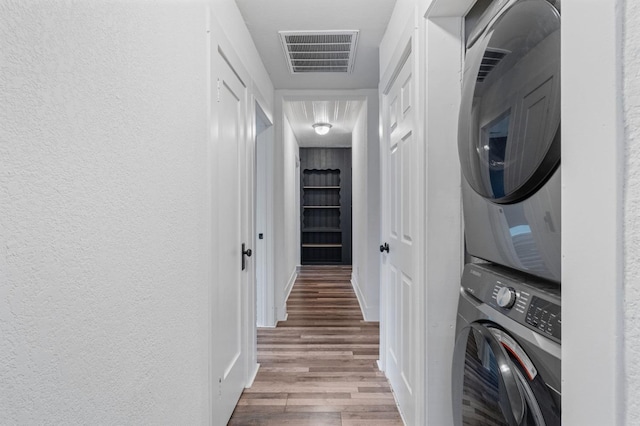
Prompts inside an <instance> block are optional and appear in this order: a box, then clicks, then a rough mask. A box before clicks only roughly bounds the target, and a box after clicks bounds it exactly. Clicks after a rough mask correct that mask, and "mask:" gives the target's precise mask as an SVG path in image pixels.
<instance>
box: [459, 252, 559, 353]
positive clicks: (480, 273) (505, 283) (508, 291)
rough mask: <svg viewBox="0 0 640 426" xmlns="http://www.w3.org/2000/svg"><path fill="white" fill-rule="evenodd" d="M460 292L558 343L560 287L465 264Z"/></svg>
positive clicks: (497, 268) (486, 266) (499, 269)
mask: <svg viewBox="0 0 640 426" xmlns="http://www.w3.org/2000/svg"><path fill="white" fill-rule="evenodd" d="M462 287H463V290H464V291H465V292H466V293H468V294H470V295H472V296H473V297H474V298H476V299H478V300H479V301H481V302H483V303H485V304H487V305H488V306H490V307H491V308H493V309H495V310H497V311H498V312H500V313H501V314H503V315H506V316H507V317H509V318H511V319H513V320H514V321H517V322H518V323H520V324H522V325H524V326H526V327H528V328H531V329H533V330H535V331H537V332H538V333H540V334H542V335H544V336H546V337H548V338H550V339H552V340H555V341H557V342H558V343H559V342H560V341H561V324H562V320H561V308H560V286H559V285H558V284H555V283H552V282H549V281H546V280H542V279H539V278H535V277H531V276H528V275H524V274H520V273H518V272H516V271H513V270H510V269H507V268H504V267H500V266H497V265H492V264H468V265H466V266H465V272H464V274H463V276H462Z"/></svg>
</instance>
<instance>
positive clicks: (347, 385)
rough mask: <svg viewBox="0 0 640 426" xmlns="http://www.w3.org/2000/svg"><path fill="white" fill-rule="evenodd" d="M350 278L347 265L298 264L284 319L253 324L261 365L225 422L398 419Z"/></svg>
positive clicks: (348, 424)
mask: <svg viewBox="0 0 640 426" xmlns="http://www.w3.org/2000/svg"><path fill="white" fill-rule="evenodd" d="M350 279H351V268H350V267H344V266H305V267H303V269H302V270H301V272H300V274H299V276H298V279H297V280H296V283H295V285H294V287H293V290H292V291H291V295H290V296H289V300H288V303H287V311H288V313H289V316H288V319H287V321H283V322H279V323H278V326H277V328H275V329H259V330H258V362H259V363H260V365H261V366H260V370H259V372H258V375H257V377H256V379H255V382H254V383H253V386H252V387H251V388H250V389H246V390H245V391H244V393H243V394H242V397H241V398H240V401H239V402H238V405H237V406H236V409H235V411H234V413H233V416H232V417H231V420H230V421H229V425H274V426H275V425H278V426H280V425H295V426H305V425H314V426H315V425H342V426H359V425H367V426H376V425H385V426H386V425H402V424H403V423H402V420H401V418H400V415H399V414H398V410H397V408H396V405H395V401H394V399H393V395H392V393H391V389H390V387H389V383H388V382H387V380H386V378H385V377H384V375H383V374H382V373H381V372H380V371H379V370H378V367H377V364H376V360H377V359H378V344H379V337H378V336H379V332H378V323H371V322H364V321H363V319H362V313H361V312H360V307H359V306H358V300H357V299H356V297H355V294H354V292H353V289H352V287H351V283H350Z"/></svg>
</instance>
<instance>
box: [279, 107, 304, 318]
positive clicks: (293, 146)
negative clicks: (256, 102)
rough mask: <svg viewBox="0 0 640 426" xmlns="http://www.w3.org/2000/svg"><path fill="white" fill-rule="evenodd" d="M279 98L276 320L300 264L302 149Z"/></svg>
mask: <svg viewBox="0 0 640 426" xmlns="http://www.w3.org/2000/svg"><path fill="white" fill-rule="evenodd" d="M276 98H277V101H276V117H281V119H280V120H279V121H278V122H276V141H275V149H274V182H275V185H274V188H273V189H274V200H275V202H274V219H275V227H274V237H275V282H274V286H275V303H276V319H277V320H278V321H282V320H284V319H286V302H287V297H288V296H289V292H290V291H291V288H292V287H293V284H294V282H295V279H296V276H297V268H298V266H299V265H300V148H299V146H298V141H297V139H296V136H295V134H294V133H293V129H292V128H291V125H290V124H289V121H288V120H287V118H286V117H285V116H284V115H283V114H282V97H281V96H278V95H276ZM278 111H279V112H278ZM278 130H280V131H278Z"/></svg>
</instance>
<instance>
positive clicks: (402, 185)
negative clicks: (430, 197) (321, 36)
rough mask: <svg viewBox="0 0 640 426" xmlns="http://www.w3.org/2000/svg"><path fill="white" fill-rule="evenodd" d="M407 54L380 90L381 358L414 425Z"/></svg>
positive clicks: (412, 165)
mask: <svg viewBox="0 0 640 426" xmlns="http://www.w3.org/2000/svg"><path fill="white" fill-rule="evenodd" d="M413 85H414V76H413V73H412V60H411V56H410V57H409V58H408V59H407V60H406V62H405V63H404V65H402V68H401V70H400V72H399V73H398V74H397V76H396V77H395V80H393V82H392V83H391V84H390V85H389V86H388V87H389V89H388V91H387V92H386V93H383V108H384V109H383V113H384V115H385V116H384V117H383V118H384V126H385V135H386V136H387V137H385V138H383V141H382V143H383V148H382V150H383V155H384V157H385V158H384V163H383V164H384V167H385V170H384V171H383V176H384V177H385V185H386V188H385V190H384V192H383V209H384V211H383V238H384V243H387V244H388V246H389V247H388V253H386V252H384V253H383V257H384V258H383V273H384V275H383V277H384V278H383V282H382V286H383V292H384V296H383V297H384V298H383V302H382V303H383V304H384V307H383V312H384V314H383V324H382V327H383V328H384V330H383V336H384V339H383V347H384V349H383V350H384V353H383V359H384V364H385V371H386V374H387V377H388V378H389V381H390V382H391V386H392V387H393V391H394V393H395V395H396V397H397V399H398V403H399V405H400V410H401V412H402V415H403V417H404V419H405V421H406V423H407V424H410V425H411V424H415V411H416V407H415V392H416V386H419V383H418V380H419V378H418V377H417V371H416V354H417V353H418V349H419V348H418V347H417V345H416V344H415V343H416V339H415V338H414V333H416V331H417V330H416V318H417V316H418V315H419V314H420V313H419V312H416V311H417V309H416V306H417V299H418V296H419V294H418V290H417V289H416V281H417V278H416V276H417V273H416V270H417V265H416V263H417V262H416V251H417V246H416V237H417V235H416V225H417V220H416V219H417V218H416V217H415V216H416V214H415V212H416V211H417V210H418V208H419V206H418V203H417V202H416V200H415V188H416V187H415V185H417V180H418V179H417V176H418V173H417V165H418V162H417V159H418V155H417V154H418V153H417V148H416V135H415V123H414V121H415V118H414V109H415V99H414V93H413V92H414V91H413V88H412V86H413Z"/></svg>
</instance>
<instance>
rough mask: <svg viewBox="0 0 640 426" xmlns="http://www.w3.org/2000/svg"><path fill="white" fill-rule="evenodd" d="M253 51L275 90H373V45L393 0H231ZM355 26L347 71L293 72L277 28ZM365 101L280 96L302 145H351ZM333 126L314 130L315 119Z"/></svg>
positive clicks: (375, 81)
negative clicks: (285, 98)
mask: <svg viewBox="0 0 640 426" xmlns="http://www.w3.org/2000/svg"><path fill="white" fill-rule="evenodd" d="M235 1H236V4H237V5H238V8H239V9H240V13H241V14H242V16H243V18H244V20H245V23H246V25H247V28H248V29H249V32H250V33H251V37H252V38H253V42H254V43H255V45H256V47H257V49H258V53H259V54H260V57H261V59H262V62H263V63H264V65H265V67H266V69H267V72H268V73H269V76H270V77H271V81H272V83H273V85H274V87H275V88H276V89H290V90H353V89H376V88H377V87H378V82H379V79H380V78H379V68H380V64H379V56H378V47H379V45H380V41H381V40H382V37H383V35H384V32H385V31H386V28H387V24H388V22H389V18H390V17H391V13H392V12H393V8H394V6H395V3H396V0H375V1H372V0H235ZM345 30H358V31H359V32H358V36H357V47H356V50H355V63H354V64H353V70H352V72H351V73H335V72H326V73H315V72H314V73H302V74H292V73H291V72H290V71H289V65H288V63H287V61H286V57H285V54H284V49H283V46H282V43H281V38H280V34H279V32H280V31H345ZM363 103H364V101H362V100H345V99H344V97H340V96H336V97H335V99H333V100H331V99H327V97H326V96H324V97H322V96H320V97H317V96H316V97H314V96H309V97H308V98H306V99H300V97H297V98H296V100H295V101H294V100H289V101H285V105H284V114H285V115H286V116H287V118H288V120H289V123H290V124H291V127H292V128H293V131H294V133H295V135H296V138H297V139H298V143H299V145H300V146H301V147H313V146H325V147H348V146H351V132H352V131H353V127H354V125H355V120H356V118H357V116H358V112H359V111H360V108H362V105H363ZM323 121H324V122H328V123H331V125H332V126H333V127H332V128H331V130H330V132H329V134H327V135H324V136H319V135H316V134H315V132H314V131H313V128H312V127H311V126H312V124H314V123H317V122H323Z"/></svg>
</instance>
